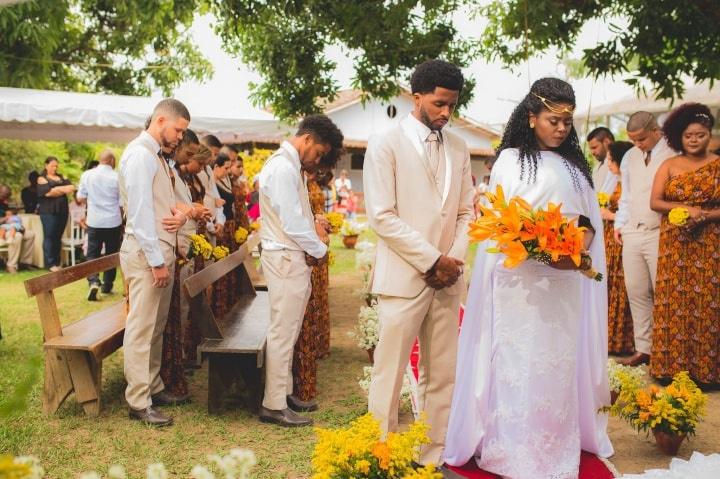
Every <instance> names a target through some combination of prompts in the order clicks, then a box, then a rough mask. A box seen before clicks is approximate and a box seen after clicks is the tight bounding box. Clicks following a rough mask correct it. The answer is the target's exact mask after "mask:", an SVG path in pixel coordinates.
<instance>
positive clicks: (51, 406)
mask: <svg viewBox="0 0 720 479" xmlns="http://www.w3.org/2000/svg"><path fill="white" fill-rule="evenodd" d="M119 266H120V260H119V255H118V253H115V254H112V255H108V256H104V257H102V258H98V259H95V260H92V261H88V262H85V263H82V264H78V265H75V266H72V267H70V268H65V269H62V270H60V271H57V272H55V273H48V274H44V275H42V276H38V277H36V278H32V279H29V280H27V281H25V291H27V295H28V297H33V296H34V297H35V299H36V300H37V303H38V310H39V311H40V324H41V326H42V330H43V336H44V342H43V348H44V351H45V379H44V384H43V395H42V402H43V411H44V412H45V414H53V413H54V412H55V411H57V410H58V408H59V407H60V405H61V404H62V403H63V401H65V399H66V398H67V397H68V395H69V394H70V393H71V392H73V391H75V397H76V398H77V401H78V402H79V403H80V404H81V405H82V407H83V409H84V410H85V413H86V414H87V415H88V416H97V415H98V414H99V413H100V391H101V384H102V360H103V359H105V358H106V357H107V356H109V355H110V354H112V353H113V352H115V351H116V350H117V349H118V348H120V347H121V346H122V343H123V335H124V334H125V317H126V311H125V302H124V301H117V302H115V303H112V304H110V305H108V306H107V307H106V308H104V309H101V310H99V311H95V312H94V313H91V314H90V315H89V316H86V317H84V318H82V319H80V320H78V321H75V322H74V323H71V324H68V325H66V326H62V325H61V324H60V315H59V314H58V309H57V304H56V303H55V295H54V293H53V290H55V289H57V288H59V287H61V286H64V285H66V284H70V283H73V282H75V281H78V280H85V279H86V278H87V276H89V275H90V274H92V273H100V272H102V271H105V270H108V269H111V268H117V267H119Z"/></svg>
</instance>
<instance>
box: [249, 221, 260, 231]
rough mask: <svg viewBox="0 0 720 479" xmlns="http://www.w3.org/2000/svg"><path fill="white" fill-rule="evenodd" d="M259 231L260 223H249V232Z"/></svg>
mask: <svg viewBox="0 0 720 479" xmlns="http://www.w3.org/2000/svg"><path fill="white" fill-rule="evenodd" d="M259 229H260V223H258V222H257V221H253V222H252V223H250V232H251V233H252V232H253V231H257V230H259Z"/></svg>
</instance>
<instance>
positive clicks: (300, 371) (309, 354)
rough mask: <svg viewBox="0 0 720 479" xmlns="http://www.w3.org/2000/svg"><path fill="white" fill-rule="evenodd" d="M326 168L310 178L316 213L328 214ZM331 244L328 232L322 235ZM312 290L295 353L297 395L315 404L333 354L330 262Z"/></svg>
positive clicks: (317, 272) (316, 269)
mask: <svg viewBox="0 0 720 479" xmlns="http://www.w3.org/2000/svg"><path fill="white" fill-rule="evenodd" d="M330 177H331V176H330V174H329V172H328V171H326V170H325V169H323V170H320V171H318V172H317V173H316V174H315V176H314V177H311V178H309V179H308V196H309V198H310V206H311V207H312V211H313V214H315V215H322V214H323V213H324V211H325V195H324V194H323V190H322V187H321V186H320V184H319V183H323V182H324V181H327V178H330ZM320 238H321V239H323V241H327V242H329V237H328V235H327V232H326V233H325V235H324V237H323V235H320ZM310 282H311V283H312V291H311V293H310V300H309V301H308V304H307V307H306V308H305V317H304V319H303V323H302V326H301V328H300V335H299V336H298V340H297V342H296V343H295V352H294V353H293V381H294V392H293V395H294V396H295V397H297V398H298V399H300V400H301V401H306V402H310V401H314V399H315V396H316V395H317V388H316V384H317V360H318V359H320V358H322V357H325V356H327V355H328V354H330V310H329V307H328V282H329V269H328V263H327V262H325V263H324V264H322V265H317V266H313V268H312V272H311V275H310Z"/></svg>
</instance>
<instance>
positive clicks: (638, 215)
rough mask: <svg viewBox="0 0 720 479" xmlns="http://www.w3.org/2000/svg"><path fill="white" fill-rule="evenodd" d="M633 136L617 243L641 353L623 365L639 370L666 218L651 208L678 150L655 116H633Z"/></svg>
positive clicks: (648, 337) (646, 351)
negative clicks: (665, 166) (659, 178)
mask: <svg viewBox="0 0 720 479" xmlns="http://www.w3.org/2000/svg"><path fill="white" fill-rule="evenodd" d="M627 132H628V136H629V137H630V140H631V141H632V142H633V144H634V145H635V146H634V147H633V148H631V149H630V150H628V152H627V153H625V156H624V157H623V160H622V163H621V164H620V177H621V179H620V181H621V184H622V193H621V194H620V201H619V202H618V210H617V212H616V213H615V232H614V234H615V240H616V241H617V242H618V243H620V244H622V245H623V250H622V259H623V270H624V272H625V286H626V288H627V293H628V300H629V302H630V311H631V312H632V318H633V330H634V331H633V332H634V336H635V354H634V355H633V356H631V357H629V358H625V359H622V360H620V361H619V362H621V363H623V364H626V365H630V366H639V365H640V364H647V363H648V362H649V361H650V349H651V346H652V325H653V317H652V312H653V302H654V296H655V273H656V270H657V260H658V244H659V241H660V214H658V213H656V212H654V211H653V210H651V209H650V192H651V190H652V184H653V180H654V179H655V173H657V170H658V168H660V165H662V163H663V162H664V161H665V160H667V159H668V158H671V157H673V156H676V155H677V152H675V151H674V150H672V148H670V146H668V144H667V142H666V141H665V138H663V134H662V131H661V130H660V128H659V127H658V124H657V122H656V120H655V117H654V116H653V115H652V113H648V112H645V111H639V112H636V113H633V114H632V115H631V116H630V119H629V120H628V123H627Z"/></svg>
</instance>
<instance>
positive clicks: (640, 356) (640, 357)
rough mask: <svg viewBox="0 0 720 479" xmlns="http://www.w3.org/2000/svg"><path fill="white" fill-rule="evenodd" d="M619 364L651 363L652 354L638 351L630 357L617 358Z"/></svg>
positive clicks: (636, 364)
mask: <svg viewBox="0 0 720 479" xmlns="http://www.w3.org/2000/svg"><path fill="white" fill-rule="evenodd" d="M617 362H618V364H622V365H623V366H632V367H635V366H640V365H641V364H648V363H650V355H649V354H645V353H641V352H636V353H635V354H633V355H632V356H630V357H629V358H622V359H618V360H617Z"/></svg>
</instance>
